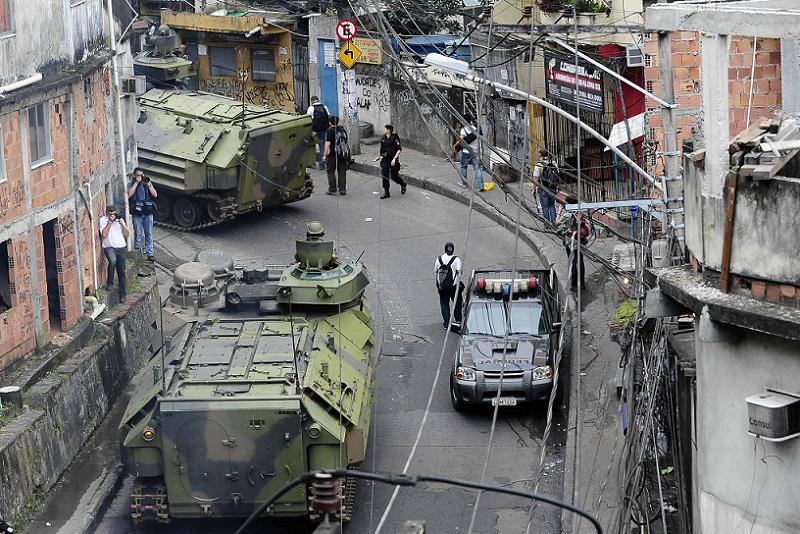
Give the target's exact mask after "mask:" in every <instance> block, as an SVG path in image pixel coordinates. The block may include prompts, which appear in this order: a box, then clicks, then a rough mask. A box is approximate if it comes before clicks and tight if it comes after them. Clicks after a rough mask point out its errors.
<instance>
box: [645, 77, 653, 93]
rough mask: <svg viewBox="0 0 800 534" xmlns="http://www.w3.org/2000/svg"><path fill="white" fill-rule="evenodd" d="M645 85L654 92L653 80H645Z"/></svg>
mask: <svg viewBox="0 0 800 534" xmlns="http://www.w3.org/2000/svg"><path fill="white" fill-rule="evenodd" d="M644 87H645V89H647V90H648V91H650V92H651V93H652V92H653V80H647V81H646V82H644Z"/></svg>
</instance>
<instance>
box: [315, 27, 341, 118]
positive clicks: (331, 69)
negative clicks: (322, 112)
mask: <svg viewBox="0 0 800 534" xmlns="http://www.w3.org/2000/svg"><path fill="white" fill-rule="evenodd" d="M319 87H320V95H319V98H320V100H321V101H322V103H323V104H325V105H326V106H327V107H328V111H329V112H330V113H331V115H338V114H339V99H338V97H337V94H336V87H337V83H336V45H335V43H334V42H333V40H331V39H320V40H319Z"/></svg>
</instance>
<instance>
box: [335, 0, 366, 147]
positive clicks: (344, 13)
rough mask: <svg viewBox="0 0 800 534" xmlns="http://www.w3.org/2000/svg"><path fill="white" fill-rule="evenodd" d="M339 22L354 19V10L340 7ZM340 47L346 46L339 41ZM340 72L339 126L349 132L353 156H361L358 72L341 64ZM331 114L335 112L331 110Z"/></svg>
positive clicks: (338, 10) (338, 11)
mask: <svg viewBox="0 0 800 534" xmlns="http://www.w3.org/2000/svg"><path fill="white" fill-rule="evenodd" d="M337 13H338V15H339V20H344V19H349V18H351V17H352V10H351V9H350V8H347V7H339V8H338V9H337ZM339 46H344V43H343V42H342V41H339ZM338 71H339V91H338V93H339V97H340V104H339V109H340V110H341V117H339V124H340V125H341V126H344V128H345V130H346V131H347V138H348V141H349V143H348V144H349V145H350V153H351V154H353V155H358V154H361V129H360V128H359V127H358V122H359V121H358V100H357V96H356V71H355V70H354V69H345V68H344V67H343V65H342V64H341V63H339V66H338ZM331 112H333V111H332V110H331Z"/></svg>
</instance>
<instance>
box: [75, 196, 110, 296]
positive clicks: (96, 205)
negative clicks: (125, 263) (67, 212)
mask: <svg viewBox="0 0 800 534" xmlns="http://www.w3.org/2000/svg"><path fill="white" fill-rule="evenodd" d="M92 195H94V199H93V201H92V206H91V217H90V212H89V210H87V209H86V208H85V207H81V209H80V211H79V225H80V232H81V236H82V239H81V250H80V254H81V265H82V266H83V273H82V274H83V275H82V278H81V292H83V291H84V290H85V289H86V288H87V287H88V288H89V291H91V292H94V291H95V290H96V289H97V287H102V286H103V284H105V283H106V266H107V264H106V261H107V260H106V257H105V256H104V255H103V245H102V242H101V239H100V237H99V236H97V235H95V252H96V254H97V286H95V283H94V266H93V264H92V233H93V232H94V233H95V234H97V232H98V230H99V222H100V217H102V216H103V214H104V213H105V209H106V195H105V192H104V191H103V190H100V191H97V192H95V191H92Z"/></svg>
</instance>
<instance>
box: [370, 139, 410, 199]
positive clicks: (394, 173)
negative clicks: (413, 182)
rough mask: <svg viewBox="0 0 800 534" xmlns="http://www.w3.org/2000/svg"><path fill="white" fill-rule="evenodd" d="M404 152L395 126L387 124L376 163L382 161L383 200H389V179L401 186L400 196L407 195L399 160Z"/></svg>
mask: <svg viewBox="0 0 800 534" xmlns="http://www.w3.org/2000/svg"><path fill="white" fill-rule="evenodd" d="M402 151H403V147H401V146H400V137H398V135H397V134H396V133H394V126H392V125H391V124H387V125H386V126H385V127H384V130H383V137H381V153H380V155H379V156H378V157H377V158H375V161H378V160H381V178H382V179H383V194H382V195H381V198H389V196H390V195H389V178H391V179H392V181H393V182H394V183H396V184H400V194H401V195H405V194H406V183H405V182H404V181H403V179H402V178H400V162H399V161H398V158H399V157H400V153H401V152H402Z"/></svg>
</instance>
